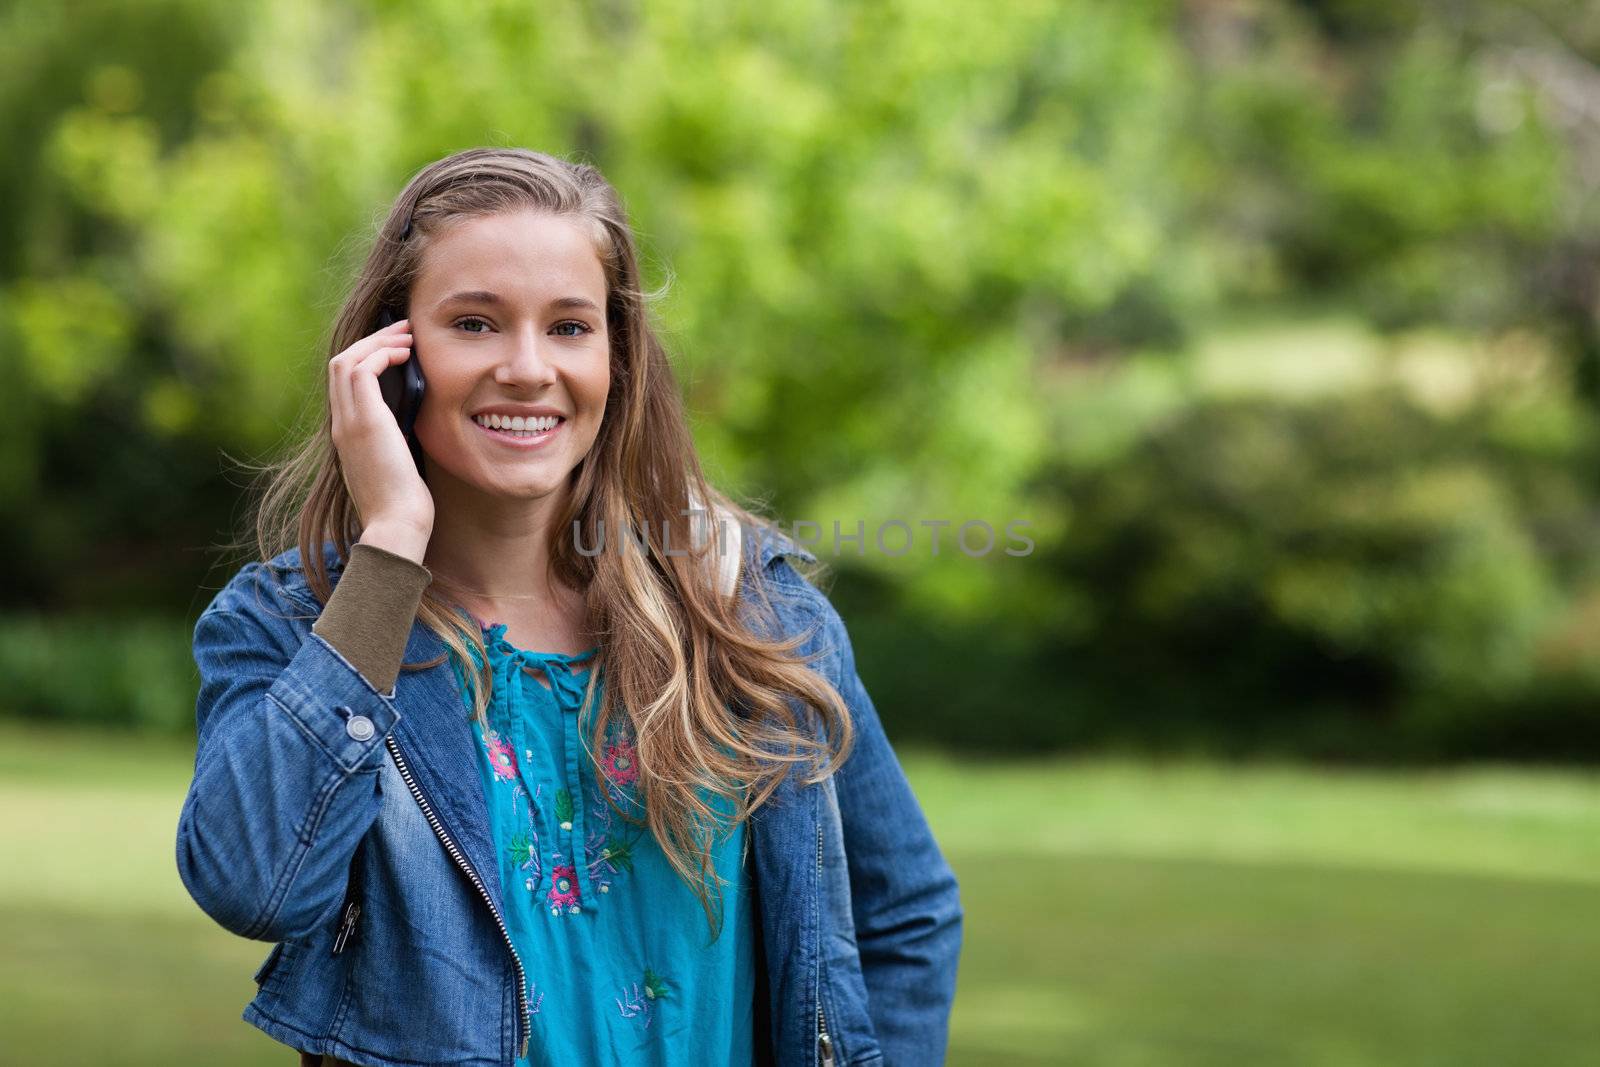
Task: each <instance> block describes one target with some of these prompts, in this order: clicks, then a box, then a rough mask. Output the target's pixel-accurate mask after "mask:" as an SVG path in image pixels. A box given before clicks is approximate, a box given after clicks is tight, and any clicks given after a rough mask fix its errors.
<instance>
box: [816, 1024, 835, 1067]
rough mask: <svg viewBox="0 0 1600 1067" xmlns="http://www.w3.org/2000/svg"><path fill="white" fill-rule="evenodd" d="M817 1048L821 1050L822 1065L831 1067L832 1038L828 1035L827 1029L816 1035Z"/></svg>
mask: <svg viewBox="0 0 1600 1067" xmlns="http://www.w3.org/2000/svg"><path fill="white" fill-rule="evenodd" d="M817 1048H818V1049H820V1050H821V1052H822V1067H832V1065H833V1038H831V1037H829V1036H828V1034H827V1031H823V1032H822V1033H820V1034H818V1035H817Z"/></svg>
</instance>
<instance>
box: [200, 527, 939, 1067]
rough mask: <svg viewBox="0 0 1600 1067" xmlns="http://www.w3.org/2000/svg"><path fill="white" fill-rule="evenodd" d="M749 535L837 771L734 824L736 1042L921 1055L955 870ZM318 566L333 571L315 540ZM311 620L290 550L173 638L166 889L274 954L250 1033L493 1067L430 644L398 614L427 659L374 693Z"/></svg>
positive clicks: (798, 600) (839, 663) (476, 832)
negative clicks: (739, 857)
mask: <svg viewBox="0 0 1600 1067" xmlns="http://www.w3.org/2000/svg"><path fill="white" fill-rule="evenodd" d="M747 543H748V544H749V545H751V547H750V548H749V549H748V550H747V553H746V555H747V560H746V564H745V567H746V570H745V576H744V579H743V580H744V581H746V582H749V581H760V582H762V583H763V585H764V588H765V589H766V591H767V593H768V596H769V598H770V600H771V603H772V604H773V607H774V608H775V610H776V614H777V621H778V624H779V627H780V630H781V631H782V632H783V633H785V634H790V633H800V632H804V633H808V634H809V635H810V636H809V637H808V639H807V641H806V643H805V644H804V645H803V646H802V647H801V649H800V652H801V653H802V654H806V655H813V654H814V655H816V656H817V658H816V659H815V660H814V661H813V662H815V663H816V664H817V665H818V666H819V669H821V670H823V671H824V673H825V674H826V676H827V678H828V679H829V680H830V681H831V682H832V683H833V684H834V685H835V686H837V687H838V689H839V691H840V693H841V694H842V695H843V697H844V699H845V702H846V703H847V705H848V706H849V709H850V712H851V715H852V717H853V721H854V725H855V729H856V744H855V749H854V752H853V753H852V755H851V756H850V758H849V760H848V761H847V762H846V763H845V764H844V766H843V767H842V768H841V769H840V770H839V771H838V773H837V774H835V775H834V776H832V777H830V778H829V779H827V780H825V781H823V782H821V783H819V784H817V785H814V786H804V785H802V784H800V782H799V778H800V776H799V775H794V776H791V777H789V778H787V779H786V780H785V781H784V783H783V785H782V786H781V787H780V788H779V789H778V791H777V792H775V793H774V794H773V795H772V797H771V799H770V800H769V801H768V802H767V803H766V804H764V805H763V806H762V807H761V809H760V810H759V811H757V812H756V813H755V814H754V815H753V816H752V817H751V821H750V824H749V834H750V855H751V863H752V868H753V872H754V875H755V883H756V893H757V898H758V906H759V920H758V922H757V936H758V942H759V944H760V945H761V952H762V956H761V959H762V960H764V964H758V967H757V972H758V980H759V981H760V983H761V985H762V986H764V987H765V988H764V990H763V989H758V990H752V996H756V997H757V1001H758V1003H757V1015H758V1024H759V1025H760V1027H761V1029H762V1031H763V1032H762V1033H759V1034H758V1035H757V1036H758V1048H761V1049H763V1050H770V1053H771V1056H772V1058H773V1062H774V1063H776V1064H778V1065H779V1067H790V1065H795V1067H798V1065H802V1064H804V1065H816V1067H822V1065H826V1064H888V1065H896V1067H898V1065H906V1067H925V1065H933V1064H939V1063H941V1062H943V1059H944V1054H945V1046H946V1041H947V1035H948V1023H949V1013H950V1007H951V1003H952V1000H953V998H954V995H955V982H956V965H957V957H958V955H959V953H960V948H961V927H962V909H961V904H960V899H959V895H958V890H957V885H956V879H955V876H954V874H953V872H952V871H951V869H950V866H949V864H948V863H947V862H946V861H945V859H944V856H943V855H942V854H941V852H940V850H939V847H938V845H937V843H936V842H935V840H934V838H933V834H932V833H931V832H930V830H929V828H928V823H927V820H926V819H925V818H924V816H923V813H922V811H921V809H920V807H919V806H918V804H917V801H916V798H915V797H914V796H913V794H912V792H911V788H910V786H909V785H908V784H907V782H906V778H905V775H904V773H903V771H902V770H901V768H900V765H899V762H898V761H897V759H896V758H895V755H894V752H893V750H892V749H891V748H890V745H889V742H888V739H887V738H886V737H885V735H884V732H883V727H882V725H881V723H880V722H879V719H878V715H877V712H876V711H875V710H874V708H873V705H872V701H871V700H870V699H869V698H868V696H867V693H866V690H865V688H864V687H863V686H862V684H861V679H860V678H859V676H858V675H857V673H856V668H855V660H854V656H853V653H852V651H851V647H850V642H849V638H848V636H847V634H846V632H845V627H844V624H843V622H842V621H841V620H840V618H839V615H838V613H837V612H836V611H835V610H834V609H833V607H832V605H831V604H830V603H829V602H828V599H827V598H826V597H825V596H824V595H823V594H822V593H821V592H820V591H818V590H817V589H816V587H815V586H813V585H811V584H810V583H809V582H807V581H806V580H805V579H804V578H803V577H802V576H801V575H800V574H799V572H797V571H796V570H795V569H794V568H793V567H792V566H791V565H790V564H789V561H788V559H787V558H786V556H788V555H795V556H799V557H801V558H804V559H808V560H814V559H815V557H814V556H812V555H811V554H810V553H809V552H806V551H805V550H804V549H802V548H800V547H799V546H797V545H795V544H794V543H793V542H792V541H788V540H786V539H781V538H776V537H764V538H757V537H754V536H751V537H749V538H747ZM756 545H759V548H757V547H755V546H756ZM324 553H325V556H326V558H327V560H328V563H329V569H330V577H331V578H333V579H334V580H335V581H337V578H338V575H339V573H340V572H339V562H338V560H337V557H336V554H335V552H334V549H333V546H332V544H328V545H326V546H324ZM320 610H321V609H320V606H319V605H318V603H317V601H316V599H315V597H314V596H313V595H312V594H311V592H310V590H309V588H308V587H307V585H306V582H305V578H304V575H303V574H302V572H301V570H300V554H299V552H298V550H291V551H289V552H286V553H284V554H283V555H281V556H278V557H277V558H276V559H274V560H273V561H272V562H271V563H270V564H261V563H251V564H248V565H246V566H245V567H244V568H242V569H241V570H240V572H239V573H238V574H237V575H236V576H235V577H234V578H233V580H232V581H230V582H229V583H228V584H227V585H226V586H225V587H224V588H223V589H222V590H221V591H220V592H219V593H218V594H217V595H216V597H215V598H214V599H213V600H212V602H211V604H210V605H209V606H208V607H207V608H206V610H205V612H204V613H202V615H201V616H200V619H199V621H198V623H197V624H196V625H195V630H194V656H195V661H196V664H197V665H198V667H199V670H200V694H199V700H198V702H197V709H196V718H197V722H198V727H199V742H198V750H197V753H196V757H195V774H194V780H193V782H192V784H191V785H190V788H189V793H188V796H187V797H186V798H185V800H184V804H183V810H182V813H181V815H180V816H179V821H178V834H177V861H178V870H179V873H180V874H181V876H182V878H183V882H184V885H185V886H186V887H187V888H188V890H189V893H190V895H191V896H193V897H194V899H195V901H196V903H198V904H199V905H200V907H201V908H202V909H203V910H204V911H205V912H206V914H208V915H210V916H211V917H212V918H213V919H215V920H216V921H217V922H218V923H220V924H221V925H222V926H223V927H225V928H227V929H228V930H231V931H232V932H234V933H236V934H239V935H241V936H243V937H248V938H254V939H257V940H261V941H270V942H276V945H275V947H274V948H273V949H272V951H271V953H270V955H268V957H267V959H266V961H265V962H264V963H263V964H262V966H261V969H260V970H259V971H258V972H257V974H256V981H257V983H258V985H259V991H258V993H257V995H256V997H255V999H254V1000H252V1001H251V1002H250V1004H249V1005H248V1006H247V1007H246V1008H245V1011H244V1018H245V1019H246V1020H247V1021H248V1022H250V1023H252V1024H254V1025H255V1026H257V1027H259V1028H260V1029H262V1030H264V1031H265V1032H266V1033H267V1034H269V1035H270V1036H272V1037H273V1038H276V1039H277V1040H279V1041H282V1042H284V1043H285V1044H288V1045H291V1046H293V1047H295V1048H298V1049H301V1050H304V1051H309V1052H320V1053H323V1054H326V1055H333V1056H337V1057H340V1058H343V1059H348V1060H351V1061H353V1062H355V1063H359V1064H382V1065H389V1064H393V1065H401V1064H404V1065H415V1064H419V1063H429V1064H446V1063H448V1064H465V1065H473V1067H511V1064H512V1061H513V1059H514V1058H515V1056H516V1055H517V1054H518V1052H519V1051H520V1050H521V1049H522V1047H523V1046H524V1045H525V1043H526V1042H527V1040H528V1036H527V1035H528V1022H527V1018H528V1017H527V1005H526V1003H525V1000H524V997H525V993H524V990H525V981H524V973H523V965H522V961H521V960H519V959H517V958H516V954H515V952H514V951H513V949H512V947H511V944H510V941H509V939H508V938H507V936H506V933H505V928H504V923H503V921H502V916H503V914H504V912H503V908H502V887H501V885H500V881H499V877H498V874H497V867H498V865H497V864H496V862H495V855H494V847H493V843H492V840H491V837H490V827H489V820H488V811H487V807H486V804H485V801H484V798H483V793H482V790H481V788H480V786H479V782H478V777H477V773H476V768H475V766H474V764H473V752H472V749H471V747H470V745H469V744H468V738H469V734H468V732H467V731H465V730H462V729H460V726H461V723H460V721H459V720H460V715H461V703H460V695H459V693H458V692H457V690H456V682H455V678H454V675H453V672H452V670H451V667H450V664H449V661H448V659H444V658H441V657H443V654H444V652H445V646H444V644H443V642H442V641H440V640H439V639H438V637H437V636H435V635H434V634H432V633H431V632H430V631H428V630H427V629H426V628H425V627H423V626H422V625H421V624H420V623H419V624H415V625H414V626H413V628H412V631H411V636H410V639H409V641H408V644H407V646H406V653H405V659H406V662H408V663H411V662H418V661H429V660H433V659H435V658H440V662H439V663H438V664H437V665H436V666H434V667H431V668H429V669H426V670H420V671H418V670H405V671H402V672H401V673H400V677H399V679H398V680H397V681H396V683H395V685H394V687H393V688H392V689H391V690H390V691H389V692H387V693H380V692H378V691H376V690H375V689H374V688H373V687H372V686H371V684H370V683H369V682H368V681H367V680H366V678H365V677H363V676H362V675H361V674H360V673H359V672H358V671H357V670H356V669H355V668H354V667H352V666H351V665H350V663H349V662H348V661H346V660H345V659H344V658H343V657H342V656H341V655H340V654H339V653H338V652H337V651H336V650H335V649H334V648H333V647H332V646H331V645H329V644H328V643H327V642H326V641H324V640H323V639H322V637H321V636H320V635H318V634H315V633H312V632H311V624H312V623H313V622H314V621H315V620H316V618H317V616H318V614H319V613H320ZM751 618H752V621H754V616H751ZM358 845H359V846H360V847H359V849H358Z"/></svg>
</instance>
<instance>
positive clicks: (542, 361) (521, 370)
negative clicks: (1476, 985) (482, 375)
mask: <svg viewBox="0 0 1600 1067" xmlns="http://www.w3.org/2000/svg"><path fill="white" fill-rule="evenodd" d="M544 346H545V338H544V337H542V336H541V335H540V334H539V333H538V332H537V330H536V329H535V328H531V327H530V328H529V329H527V330H522V331H518V332H517V333H515V334H513V335H512V340H511V343H510V346H509V347H508V348H507V350H506V352H505V354H504V358H503V359H501V361H500V365H499V366H498V367H496V368H495V381H497V382H499V383H500V384H502V385H517V384H523V385H543V384H546V383H549V382H553V381H555V377H556V372H555V365H554V364H553V363H552V362H551V361H550V358H549V356H550V353H549V352H548V351H546V349H545V347H544Z"/></svg>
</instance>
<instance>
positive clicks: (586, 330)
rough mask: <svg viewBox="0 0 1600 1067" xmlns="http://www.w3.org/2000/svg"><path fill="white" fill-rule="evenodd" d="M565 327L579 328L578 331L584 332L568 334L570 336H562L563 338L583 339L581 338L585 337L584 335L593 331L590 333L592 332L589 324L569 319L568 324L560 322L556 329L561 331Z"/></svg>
mask: <svg viewBox="0 0 1600 1067" xmlns="http://www.w3.org/2000/svg"><path fill="white" fill-rule="evenodd" d="M563 326H576V327H577V328H578V329H579V330H581V331H582V333H568V334H562V336H563V337H581V336H583V334H584V333H589V332H591V331H590V330H589V325H588V323H584V322H578V321H577V320H575V319H568V320H567V321H566V322H559V323H557V324H556V329H558V330H559V329H561V327H563Z"/></svg>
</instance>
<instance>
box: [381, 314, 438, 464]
mask: <svg viewBox="0 0 1600 1067" xmlns="http://www.w3.org/2000/svg"><path fill="white" fill-rule="evenodd" d="M401 318H402V316H401V315H400V314H399V313H398V312H397V311H395V309H394V308H392V307H387V306H386V307H383V308H381V309H379V311H378V322H377V325H376V326H374V327H373V329H374V330H381V329H383V328H384V327H385V326H393V325H394V324H395V323H397V322H399V321H400V319H401ZM411 337H412V340H411V356H410V358H409V359H407V360H406V361H405V362H404V363H401V364H398V365H396V366H391V367H386V368H384V370H383V371H382V373H380V374H379V375H378V388H379V389H380V390H382V392H383V402H384V403H385V404H387V405H389V410H390V411H392V412H394V420H395V422H397V423H399V424H400V432H401V433H403V434H405V435H406V444H408V445H410V446H411V458H412V459H413V460H415V461H416V464H417V473H418V474H422V473H424V471H423V466H422V445H421V444H420V443H419V442H418V441H417V432H416V425H417V412H418V411H420V410H421V409H422V394H423V391H424V390H425V388H426V387H427V381H426V380H425V379H424V378H423V377H422V362H421V361H420V360H419V359H418V358H417V342H416V332H415V331H413V332H412V335H411Z"/></svg>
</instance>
